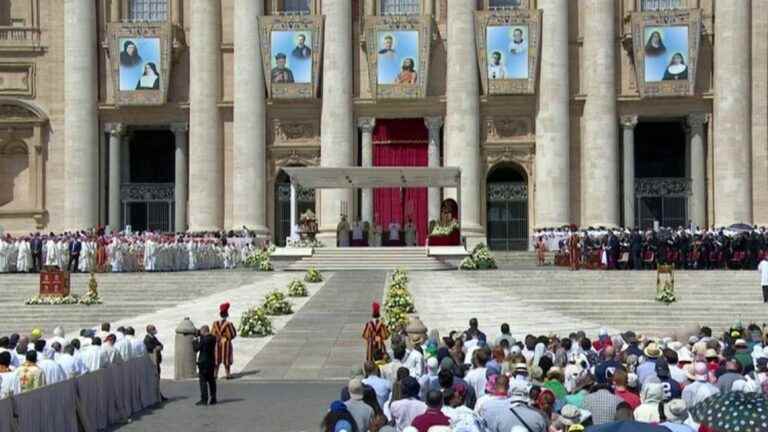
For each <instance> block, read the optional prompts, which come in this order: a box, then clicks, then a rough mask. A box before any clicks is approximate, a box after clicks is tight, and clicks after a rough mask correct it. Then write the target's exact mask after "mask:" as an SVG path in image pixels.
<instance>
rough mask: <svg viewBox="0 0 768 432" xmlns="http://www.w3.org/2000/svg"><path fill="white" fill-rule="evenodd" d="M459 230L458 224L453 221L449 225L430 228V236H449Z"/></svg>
mask: <svg viewBox="0 0 768 432" xmlns="http://www.w3.org/2000/svg"><path fill="white" fill-rule="evenodd" d="M458 228H459V224H458V222H456V221H455V220H452V221H451V223H450V224H448V225H440V224H437V225H435V226H434V228H432V232H431V233H430V235H433V236H449V235H451V233H453V231H454V230H456V229H458Z"/></svg>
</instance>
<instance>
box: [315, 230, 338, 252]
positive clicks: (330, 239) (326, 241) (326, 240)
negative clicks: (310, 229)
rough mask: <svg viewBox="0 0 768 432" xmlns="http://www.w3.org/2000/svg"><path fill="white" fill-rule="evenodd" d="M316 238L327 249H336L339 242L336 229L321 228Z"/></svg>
mask: <svg viewBox="0 0 768 432" xmlns="http://www.w3.org/2000/svg"><path fill="white" fill-rule="evenodd" d="M315 238H316V239H317V240H318V241H319V242H320V243H322V244H323V246H325V247H327V248H335V247H336V244H337V240H338V236H337V234H336V229H335V228H333V229H324V228H322V227H321V228H320V229H319V230H318V232H317V235H316V236H315Z"/></svg>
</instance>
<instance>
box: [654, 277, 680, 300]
mask: <svg viewBox="0 0 768 432" xmlns="http://www.w3.org/2000/svg"><path fill="white" fill-rule="evenodd" d="M656 301H659V302H662V303H664V304H671V303H674V302H676V301H677V296H676V295H675V287H674V285H673V284H672V281H664V284H663V285H662V286H661V287H660V288H657V289H656Z"/></svg>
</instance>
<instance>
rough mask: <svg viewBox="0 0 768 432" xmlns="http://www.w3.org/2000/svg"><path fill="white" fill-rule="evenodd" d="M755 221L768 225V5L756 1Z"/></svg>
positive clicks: (753, 37)
mask: <svg viewBox="0 0 768 432" xmlns="http://www.w3.org/2000/svg"><path fill="white" fill-rule="evenodd" d="M751 39H752V100H755V101H763V102H762V103H754V104H752V119H751V120H752V121H751V123H752V214H753V215H754V216H753V218H754V219H753V220H752V223H754V224H755V225H761V226H764V225H768V188H766V187H765V185H767V184H768V146H767V145H766V142H768V103H765V101H768V8H766V7H765V4H764V3H763V2H757V1H755V2H752V38H751Z"/></svg>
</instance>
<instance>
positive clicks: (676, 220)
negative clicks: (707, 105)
mask: <svg viewBox="0 0 768 432" xmlns="http://www.w3.org/2000/svg"><path fill="white" fill-rule="evenodd" d="M685 152H686V134H685V126H684V123H683V120H682V119H681V120H675V121H668V122H658V121H657V122H641V123H638V125H637V126H636V128H635V185H636V186H640V187H638V188H637V189H636V192H635V200H636V205H635V221H636V222H637V225H639V226H640V228H643V229H648V228H652V227H653V224H654V221H658V222H659V224H660V225H661V226H672V227H676V226H680V225H685V224H686V221H687V215H688V179H687V175H686V174H687V173H686V156H685Z"/></svg>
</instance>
